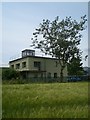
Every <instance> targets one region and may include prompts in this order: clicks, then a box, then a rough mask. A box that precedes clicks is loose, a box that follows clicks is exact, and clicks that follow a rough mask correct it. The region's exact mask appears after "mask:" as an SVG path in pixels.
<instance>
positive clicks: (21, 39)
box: [0, 2, 88, 66]
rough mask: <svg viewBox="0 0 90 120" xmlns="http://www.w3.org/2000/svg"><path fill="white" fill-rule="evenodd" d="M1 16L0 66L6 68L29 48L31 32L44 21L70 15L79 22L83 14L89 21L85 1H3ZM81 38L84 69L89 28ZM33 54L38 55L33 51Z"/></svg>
mask: <svg viewBox="0 0 90 120" xmlns="http://www.w3.org/2000/svg"><path fill="white" fill-rule="evenodd" d="M0 6H1V4H0ZM0 14H2V46H1V47H2V51H1V52H0V54H2V61H0V66H8V63H9V61H10V60H12V59H15V58H18V57H19V56H20V54H21V51H22V50H24V49H26V48H29V49H30V45H31V43H32V41H31V38H32V37H33V32H34V31H35V29H36V28H38V26H39V24H40V23H42V20H43V19H49V20H51V21H52V20H54V19H55V17H56V16H59V17H60V20H62V19H64V18H65V17H66V16H67V17H69V16H71V17H72V19H75V20H77V21H79V20H80V17H81V16H83V15H85V14H86V15H87V18H88V2H3V3H2V13H1V12H0ZM82 35H83V38H82V40H81V44H80V46H79V47H80V49H81V50H82V51H83V66H87V65H88V64H87V63H88V61H85V60H84V57H85V55H87V54H88V53H87V52H88V28H87V29H86V30H85V31H83V32H82ZM36 54H41V52H38V50H36ZM0 60H1V59H0Z"/></svg>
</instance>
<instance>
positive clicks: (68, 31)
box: [31, 15, 87, 81]
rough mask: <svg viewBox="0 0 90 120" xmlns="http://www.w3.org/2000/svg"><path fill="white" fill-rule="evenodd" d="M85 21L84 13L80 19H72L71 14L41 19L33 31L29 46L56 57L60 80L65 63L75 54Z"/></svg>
mask: <svg viewBox="0 0 90 120" xmlns="http://www.w3.org/2000/svg"><path fill="white" fill-rule="evenodd" d="M86 21H87V19H86V15H84V16H82V17H81V19H80V21H76V20H73V19H72V18H71V16H70V17H66V18H65V19H63V20H61V21H60V19H59V17H58V16H57V17H56V18H55V20H54V21H50V20H48V19H47V20H43V22H42V23H40V25H39V27H38V28H37V29H35V30H36V31H35V32H34V33H33V38H31V39H32V45H31V46H34V48H39V49H40V50H41V51H42V52H44V53H45V54H48V55H52V57H56V58H57V59H58V63H59V64H60V66H61V67H60V76H61V81H63V70H64V69H65V67H66V66H67V63H68V62H69V61H70V60H71V59H72V58H73V57H75V56H77V52H78V51H79V48H78V45H79V44H80V41H81V38H82V35H81V31H83V30H85V28H86V26H85V23H86Z"/></svg>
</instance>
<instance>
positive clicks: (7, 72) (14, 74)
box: [2, 68, 20, 80]
mask: <svg viewBox="0 0 90 120" xmlns="http://www.w3.org/2000/svg"><path fill="white" fill-rule="evenodd" d="M19 77H20V74H19V72H18V71H15V70H14V69H11V68H9V69H2V79H3V80H11V79H17V78H19Z"/></svg>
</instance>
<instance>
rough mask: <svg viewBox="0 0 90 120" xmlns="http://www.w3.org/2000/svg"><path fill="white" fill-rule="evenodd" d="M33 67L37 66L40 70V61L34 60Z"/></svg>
mask: <svg viewBox="0 0 90 120" xmlns="http://www.w3.org/2000/svg"><path fill="white" fill-rule="evenodd" d="M34 67H37V68H38V70H40V67H41V63H40V62H34Z"/></svg>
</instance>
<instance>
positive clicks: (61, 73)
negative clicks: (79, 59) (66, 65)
mask: <svg viewBox="0 0 90 120" xmlns="http://www.w3.org/2000/svg"><path fill="white" fill-rule="evenodd" d="M60 81H61V82H63V68H61V72H60Z"/></svg>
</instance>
